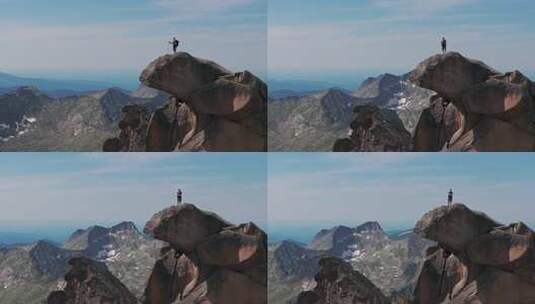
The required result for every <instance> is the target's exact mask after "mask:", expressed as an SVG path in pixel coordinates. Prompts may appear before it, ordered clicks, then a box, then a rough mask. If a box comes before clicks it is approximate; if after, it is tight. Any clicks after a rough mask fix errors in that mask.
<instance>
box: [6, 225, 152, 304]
mask: <svg viewBox="0 0 535 304" xmlns="http://www.w3.org/2000/svg"><path fill="white" fill-rule="evenodd" d="M161 247H162V242H160V241H156V240H153V239H149V238H147V237H146V236H145V235H143V234H142V233H140V232H139V231H138V230H137V228H136V227H135V225H134V224H133V223H130V222H123V223H120V224H118V225H116V226H113V227H110V228H106V227H100V226H94V227H90V228H88V229H81V230H78V231H76V232H74V233H73V234H72V236H71V237H70V238H69V239H68V240H67V241H65V243H64V244H63V245H62V246H57V245H55V244H52V243H50V242H47V241H39V242H36V243H35V244H31V245H19V246H11V247H10V248H3V249H0V303H13V304H34V303H35V304H38V303H39V304H40V303H42V301H43V300H44V299H45V298H46V296H47V295H48V294H49V293H50V292H51V291H52V290H55V289H57V288H60V287H62V286H63V285H64V283H65V282H64V280H63V276H64V275H65V274H66V273H67V271H68V269H69V264H68V263H69V260H70V259H71V258H73V257H78V256H84V257H87V258H89V259H92V260H95V261H97V262H102V263H104V264H105V265H106V266H107V267H108V269H109V270H110V272H111V273H112V274H113V275H114V276H115V277H117V278H118V279H120V280H121V281H122V283H124V284H125V285H126V286H127V287H128V289H129V290H130V291H132V292H133V293H134V294H135V295H136V296H137V297H140V296H141V295H142V294H143V290H144V288H145V283H146V281H147V279H148V277H149V275H150V272H151V271H152V265H153V264H154V262H155V261H156V259H157V257H158V255H159V251H160V248H161Z"/></svg>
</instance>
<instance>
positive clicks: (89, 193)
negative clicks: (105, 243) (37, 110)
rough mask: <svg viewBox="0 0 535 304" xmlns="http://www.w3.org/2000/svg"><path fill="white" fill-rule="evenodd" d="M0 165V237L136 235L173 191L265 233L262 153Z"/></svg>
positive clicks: (66, 156) (51, 158)
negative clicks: (133, 230)
mask: <svg viewBox="0 0 535 304" xmlns="http://www.w3.org/2000/svg"><path fill="white" fill-rule="evenodd" d="M0 163H2V171H1V172H0V193H2V195H1V196H0V206H2V213H0V229H2V232H3V233H6V232H11V233H13V232H17V231H22V232H27V231H30V230H32V229H33V228H35V227H48V228H50V229H51V230H52V231H55V230H56V228H58V227H69V228H70V229H67V230H68V231H65V233H64V235H65V234H70V233H72V232H74V230H72V228H76V229H81V228H87V227H89V226H93V225H104V226H111V225H115V224H118V223H120V222H123V221H131V222H134V223H135V224H136V225H137V226H138V228H139V229H140V230H142V229H143V225H144V223H145V222H146V221H148V220H149V219H150V217H151V216H152V215H153V214H155V213H156V212H158V211H160V210H162V209H163V208H166V207H168V206H171V205H173V204H175V203H176V198H175V192H176V188H177V187H180V188H182V189H183V191H184V201H185V202H187V203H193V204H195V205H196V206H197V207H199V208H201V209H205V210H208V211H212V212H215V213H217V214H219V215H220V216H222V217H223V218H225V219H227V220H229V221H231V222H233V223H236V224H238V223H244V222H249V221H252V222H255V223H256V224H257V225H259V226H261V227H266V219H267V214H266V212H267V211H266V208H267V207H266V195H265V193H266V191H267V190H266V187H267V181H266V170H267V169H266V163H267V160H266V156H265V155H264V154H263V153H233V154H227V153H210V154H206V153H200V154H199V153H179V154H177V153H147V154H145V153H119V154H101V153H3V154H0ZM259 193H260V194H262V193H264V195H259ZM9 227H11V229H8V228H9ZM34 230H35V229H34ZM70 230H72V231H70ZM36 232H39V231H36ZM60 232H61V231H60ZM0 243H2V240H1V239H0Z"/></svg>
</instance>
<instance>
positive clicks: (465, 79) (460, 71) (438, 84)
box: [410, 52, 499, 101]
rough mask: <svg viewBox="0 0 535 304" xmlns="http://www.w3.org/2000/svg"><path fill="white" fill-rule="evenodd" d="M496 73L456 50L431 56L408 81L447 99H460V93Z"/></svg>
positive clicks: (417, 68)
mask: <svg viewBox="0 0 535 304" xmlns="http://www.w3.org/2000/svg"><path fill="white" fill-rule="evenodd" d="M497 74H499V72H497V71H496V70H494V69H492V68H491V67H489V66H487V65H486V64H484V63H483V62H480V61H476V60H472V59H468V58H465V57H463V56H462V55H461V54H459V53H456V52H450V53H446V54H441V55H435V56H432V57H430V58H428V59H426V60H425V61H423V62H422V63H420V64H419V65H418V66H417V67H416V69H415V70H414V71H413V72H412V73H411V75H410V79H411V81H412V82H413V83H414V84H416V85H418V86H420V87H422V88H426V89H429V90H432V91H435V92H437V93H438V94H439V95H440V96H442V97H444V98H446V99H448V100H451V101H453V100H459V99H460V97H461V96H462V94H463V93H464V92H465V91H466V90H468V89H470V88H472V87H473V86H475V85H477V84H479V83H482V82H484V81H486V80H487V79H489V77H491V76H493V75H497Z"/></svg>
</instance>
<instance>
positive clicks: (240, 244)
mask: <svg viewBox="0 0 535 304" xmlns="http://www.w3.org/2000/svg"><path fill="white" fill-rule="evenodd" d="M145 232H146V233H148V234H150V235H152V236H153V237H154V238H156V239H159V240H162V241H164V242H167V244H168V245H169V247H168V248H166V249H165V250H163V251H162V253H161V258H160V259H159V260H158V261H157V262H156V264H155V266H154V268H153V272H152V274H151V277H150V279H149V281H148V283H147V287H146V289H145V296H144V299H143V303H147V304H149V303H153V304H157V303H191V304H193V303H201V302H202V303H214V304H227V303H228V304H231V303H232V304H240V303H244V304H262V303H267V262H266V260H267V236H266V234H265V232H264V231H262V230H261V229H260V228H258V227H257V226H256V225H254V224H253V223H247V224H241V225H233V224H230V223H229V222H227V221H225V220H224V219H222V218H220V217H219V216H217V215H216V214H213V213H210V212H206V211H203V210H200V209H198V208H196V207H195V206H193V205H190V204H182V205H179V206H173V207H169V208H167V209H165V210H163V211H161V212H159V213H157V214H155V215H154V216H153V217H152V218H151V219H150V220H149V221H148V222H147V224H146V226H145Z"/></svg>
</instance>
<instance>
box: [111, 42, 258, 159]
mask: <svg viewBox="0 0 535 304" xmlns="http://www.w3.org/2000/svg"><path fill="white" fill-rule="evenodd" d="M140 81H141V82H142V83H143V84H144V85H146V86H147V87H150V88H153V89H157V90H160V91H163V92H166V93H168V94H170V97H169V98H168V100H167V103H166V104H165V105H164V106H163V107H160V108H158V109H156V110H155V111H151V114H150V117H144V116H143V117H140V122H139V123H137V122H136V124H135V125H132V120H131V115H129V113H128V112H125V116H124V118H123V120H122V121H121V125H122V127H121V134H120V136H119V138H113V139H109V140H108V141H106V143H105V144H104V150H105V151H125V152H128V151H266V149H267V87H266V84H265V83H264V82H263V81H262V80H260V79H259V78H258V77H256V76H255V75H253V74H252V73H250V72H248V71H244V72H240V73H232V72H230V71H229V70H227V69H225V68H223V67H221V66H220V65H218V64H217V63H215V62H212V61H208V60H204V59H200V58H197V57H194V56H192V55H190V54H188V53H184V52H179V53H177V54H173V55H165V56H162V57H160V58H157V59H156V60H154V61H153V62H152V63H150V64H149V65H148V66H147V67H146V69H145V70H144V71H143V72H142V74H141V76H140ZM139 111H140V110H138V112H139ZM139 134H141V135H142V137H145V138H144V139H142V140H140V139H139ZM132 143H134V144H132Z"/></svg>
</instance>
